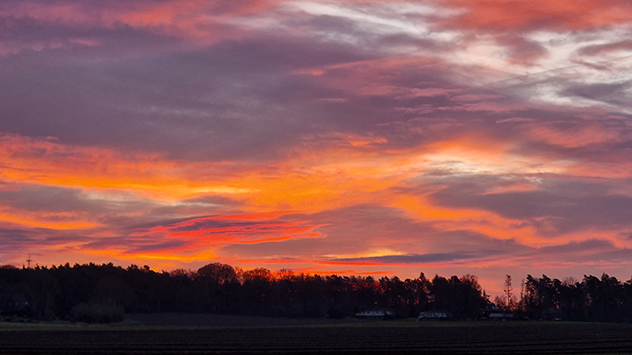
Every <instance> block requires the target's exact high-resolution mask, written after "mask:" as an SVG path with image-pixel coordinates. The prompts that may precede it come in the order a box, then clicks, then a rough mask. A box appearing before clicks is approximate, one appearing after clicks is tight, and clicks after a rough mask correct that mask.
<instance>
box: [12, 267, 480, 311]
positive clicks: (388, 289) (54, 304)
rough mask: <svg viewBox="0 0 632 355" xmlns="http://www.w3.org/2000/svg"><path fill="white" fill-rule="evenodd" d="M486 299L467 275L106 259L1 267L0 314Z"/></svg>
mask: <svg viewBox="0 0 632 355" xmlns="http://www.w3.org/2000/svg"><path fill="white" fill-rule="evenodd" d="M488 305H489V300H488V296H487V295H486V294H485V292H484V291H483V289H482V288H481V286H480V285H479V283H478V280H477V278H476V277H475V276H472V275H465V276H462V277H457V276H452V277H450V278H445V277H441V276H435V277H434V278H432V279H428V278H426V276H425V275H424V274H423V273H421V274H420V276H419V277H418V278H414V279H405V280H401V279H400V278H398V277H393V278H389V277H381V278H379V279H375V278H373V277H371V276H367V277H364V276H338V275H329V276H321V275H309V274H304V273H294V272H292V271H290V270H281V271H279V272H275V273H273V272H271V271H270V270H268V269H265V268H256V269H253V270H242V269H240V268H234V267H232V266H231V265H227V264H221V263H212V264H209V265H206V266H204V267H202V268H200V269H199V270H197V271H190V270H182V269H180V270H174V271H172V272H164V271H163V272H155V271H152V270H151V269H150V268H149V267H148V266H144V267H138V266H136V265H131V266H129V267H127V268H122V267H119V266H114V265H112V264H111V263H110V264H103V265H96V264H92V263H90V264H84V265H78V264H75V265H73V266H71V265H69V264H66V265H59V266H52V267H50V268H47V267H39V266H38V267H36V268H22V269H19V268H15V267H11V266H4V267H0V312H2V313H3V314H5V315H7V314H19V313H22V314H23V315H25V316H26V315H28V316H29V317H33V318H39V319H69V320H78V321H81V320H83V321H103V322H108V321H116V320H120V319H121V318H122V314H123V312H125V313H155V312H190V313H215V314H236V315H258V316H280V317H325V316H327V317H331V318H343V317H348V316H353V315H355V313H357V312H361V311H364V310H375V309H381V310H394V311H395V312H396V314H397V315H398V316H399V317H415V316H417V315H418V314H419V312H421V311H426V310H429V309H441V310H445V311H448V312H450V313H451V314H452V316H453V317H454V318H455V319H474V318H476V317H477V316H478V313H479V309H480V308H481V307H486V306H488Z"/></svg>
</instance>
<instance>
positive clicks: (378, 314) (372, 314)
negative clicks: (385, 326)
mask: <svg viewBox="0 0 632 355" xmlns="http://www.w3.org/2000/svg"><path fill="white" fill-rule="evenodd" d="M355 315H356V317H357V318H372V319H378V318H379V319H383V318H393V317H395V312H394V311H375V310H373V311H362V312H358V313H356V314H355Z"/></svg>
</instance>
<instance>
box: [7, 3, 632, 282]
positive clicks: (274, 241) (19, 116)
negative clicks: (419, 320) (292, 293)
mask: <svg viewBox="0 0 632 355" xmlns="http://www.w3.org/2000/svg"><path fill="white" fill-rule="evenodd" d="M631 38H632V4H631V3H630V1H629V0H555V1H551V0H546V1H545V0H436V1H409V2H407V1H387V0H342V1H341V0H336V1H333V0H332V1H327V0H322V1H321V0H306V1H283V0H249V1H241V0H232V1H208V0H206V1H202V0H153V1H148V0H102V1H86V0H56V1H49V0H3V1H2V2H0V264H13V265H16V266H21V265H22V264H23V263H25V260H26V259H27V258H28V256H29V254H30V255H31V258H32V259H33V260H34V263H38V264H39V265H52V264H60V263H66V262H70V263H71V264H74V263H85V262H96V263H102V262H110V261H111V262H113V263H114V264H117V265H122V266H127V265H130V264H138V265H145V264H147V265H150V266H151V267H152V268H153V269H154V270H158V271H159V270H173V269H176V268H186V269H189V268H190V269H197V268H199V267H201V266H203V265H205V264H208V263H210V262H223V263H228V264H231V265H234V266H239V267H242V268H244V269H248V268H254V267H266V268H269V269H271V270H278V269H281V268H289V269H293V270H295V271H299V272H300V271H303V272H309V273H319V274H332V273H336V274H361V275H373V276H377V277H381V276H392V275H399V276H400V277H403V278H405V277H411V278H412V277H416V276H418V275H419V272H421V271H423V272H425V273H426V275H428V276H433V275H434V274H435V273H437V274H440V275H444V276H449V275H453V274H457V275H462V274H466V273H470V274H474V275H477V276H479V278H480V279H481V283H482V284H483V286H484V287H485V288H486V289H487V290H488V291H491V292H492V293H493V292H498V291H499V290H500V289H501V288H502V281H503V278H504V275H505V274H512V275H513V278H514V280H519V279H521V278H523V277H525V276H526V274H527V273H530V274H533V275H534V276H539V275H541V274H542V273H545V274H547V275H548V276H550V277H559V278H562V277H565V276H572V277H576V278H582V277H583V275H584V274H595V275H601V273H602V272H607V273H609V274H611V275H614V276H617V277H619V278H621V279H623V280H628V279H630V277H631V276H632V40H630V39H631ZM518 287H519V286H518Z"/></svg>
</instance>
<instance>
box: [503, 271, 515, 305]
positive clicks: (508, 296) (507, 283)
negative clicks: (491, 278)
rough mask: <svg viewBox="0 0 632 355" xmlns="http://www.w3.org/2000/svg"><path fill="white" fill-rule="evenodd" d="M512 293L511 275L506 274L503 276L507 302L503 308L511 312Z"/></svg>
mask: <svg viewBox="0 0 632 355" xmlns="http://www.w3.org/2000/svg"><path fill="white" fill-rule="evenodd" d="M512 291H513V287H511V275H509V274H506V275H505V289H504V292H505V296H506V300H507V302H506V303H505V308H506V310H507V311H511V310H512V308H513V303H514V302H513V298H512V293H511V292H512Z"/></svg>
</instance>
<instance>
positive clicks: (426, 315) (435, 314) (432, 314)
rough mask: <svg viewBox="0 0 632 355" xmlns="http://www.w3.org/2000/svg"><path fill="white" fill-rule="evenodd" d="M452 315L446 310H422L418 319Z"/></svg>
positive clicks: (446, 317)
mask: <svg viewBox="0 0 632 355" xmlns="http://www.w3.org/2000/svg"><path fill="white" fill-rule="evenodd" d="M449 317H450V314H449V313H448V312H446V311H426V312H421V313H419V317H417V320H418V321H420V320H424V319H448V318H449Z"/></svg>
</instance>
